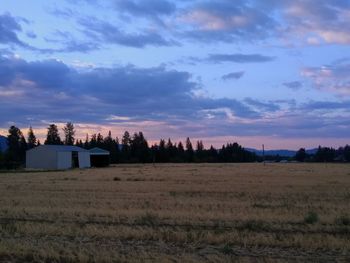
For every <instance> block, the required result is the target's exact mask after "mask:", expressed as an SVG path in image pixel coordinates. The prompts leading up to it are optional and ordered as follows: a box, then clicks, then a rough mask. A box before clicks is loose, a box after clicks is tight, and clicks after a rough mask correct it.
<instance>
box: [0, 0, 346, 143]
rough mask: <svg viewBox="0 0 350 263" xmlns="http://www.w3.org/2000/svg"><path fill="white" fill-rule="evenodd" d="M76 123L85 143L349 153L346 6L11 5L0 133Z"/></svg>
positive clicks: (142, 1) (180, 0)
mask: <svg viewBox="0 0 350 263" xmlns="http://www.w3.org/2000/svg"><path fill="white" fill-rule="evenodd" d="M24 2H26V3H24ZM67 121H72V122H73V123H74V124H75V125H76V127H77V129H78V136H81V137H82V138H84V137H85V133H90V134H91V133H95V132H102V133H104V134H106V133H107V131H108V130H112V132H113V134H114V135H115V136H120V135H121V134H122V132H123V131H124V130H126V129H127V130H129V131H130V132H135V131H143V132H144V133H145V135H146V137H147V138H148V139H149V140H150V141H157V140H159V139H160V138H168V137H171V138H173V139H174V140H184V138H185V137H187V136H189V137H191V138H193V139H194V140H195V139H199V138H200V139H203V140H204V142H205V146H209V144H214V145H216V146H219V145H221V144H222V143H226V142H227V141H238V142H239V143H241V144H243V145H244V146H247V147H257V148H260V147H261V146H260V145H261V144H262V143H264V144H265V145H267V148H290V149H297V148H299V147H301V146H305V147H315V146H318V145H319V144H321V145H324V146H339V145H344V144H346V143H350V133H349V130H350V1H349V0H284V1H278V0H245V1H244V0H216V1H215V0H213V1H206V0H177V1H175V0H79V1H78V0H60V1H58V0H33V1H30V3H29V1H28V3H27V1H21V0H1V5H0V133H1V134H3V135H6V133H7V132H6V130H7V129H8V127H9V126H10V125H12V124H15V125H17V126H19V127H20V128H22V129H24V130H25V129H26V128H27V127H28V126H29V125H31V126H33V127H34V129H35V131H36V132H37V134H38V135H39V136H44V134H45V128H46V127H47V126H48V124H49V123H52V122H54V123H58V124H61V123H65V122H67Z"/></svg>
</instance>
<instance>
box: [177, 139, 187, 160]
mask: <svg viewBox="0 0 350 263" xmlns="http://www.w3.org/2000/svg"><path fill="white" fill-rule="evenodd" d="M177 159H178V160H177V161H178V162H184V161H185V149H184V146H183V144H182V142H181V141H180V142H179V143H178V145H177Z"/></svg>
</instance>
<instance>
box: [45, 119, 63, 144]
mask: <svg viewBox="0 0 350 263" xmlns="http://www.w3.org/2000/svg"><path fill="white" fill-rule="evenodd" d="M44 144H46V145H61V144H62V140H61V138H60V135H59V133H58V128H57V126H56V125H55V124H51V125H50V126H49V127H48V128H47V135H46V140H45V142H44Z"/></svg>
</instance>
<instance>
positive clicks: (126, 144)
mask: <svg viewBox="0 0 350 263" xmlns="http://www.w3.org/2000/svg"><path fill="white" fill-rule="evenodd" d="M130 143H131V137H130V133H129V132H128V131H125V132H124V135H123V138H122V151H121V159H122V161H123V162H128V161H129V158H130Z"/></svg>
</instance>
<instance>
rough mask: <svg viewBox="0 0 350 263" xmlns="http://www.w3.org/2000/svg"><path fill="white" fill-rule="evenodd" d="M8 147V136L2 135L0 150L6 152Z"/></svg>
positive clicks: (0, 137)
mask: <svg viewBox="0 0 350 263" xmlns="http://www.w3.org/2000/svg"><path fill="white" fill-rule="evenodd" d="M6 149H7V138H6V137H4V136H2V135H0V151H2V152H4V151H6Z"/></svg>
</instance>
